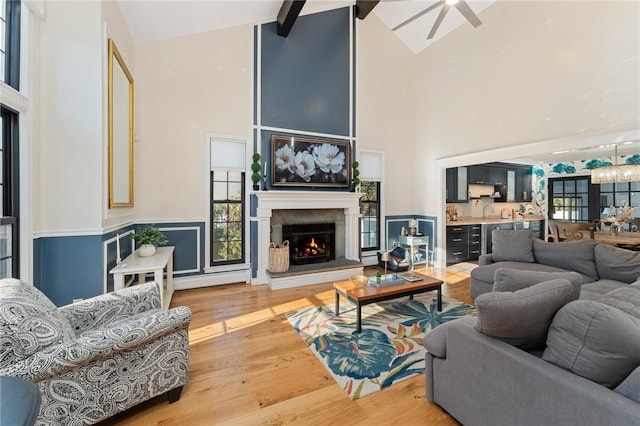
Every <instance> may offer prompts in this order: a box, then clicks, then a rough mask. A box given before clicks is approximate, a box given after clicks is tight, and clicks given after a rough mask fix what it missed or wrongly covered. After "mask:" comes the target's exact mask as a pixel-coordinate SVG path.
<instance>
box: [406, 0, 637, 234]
mask: <svg viewBox="0 0 640 426" xmlns="http://www.w3.org/2000/svg"><path fill="white" fill-rule="evenodd" d="M479 16H480V19H481V20H482V22H483V24H482V25H481V26H480V27H478V28H477V29H474V28H473V27H471V26H470V25H463V26H462V27H460V28H459V29H458V30H456V31H454V32H452V33H451V34H449V35H447V36H446V37H444V38H443V39H441V40H440V41H439V42H437V43H435V44H433V45H432V46H431V47H429V48H428V49H425V50H424V51H423V53H421V54H420V55H419V56H418V58H417V60H418V65H417V78H416V81H417V85H416V93H417V99H418V102H417V109H416V117H418V119H417V120H416V146H417V150H418V151H417V152H419V153H420V154H421V155H416V160H415V161H416V178H415V179H416V182H421V181H426V182H430V183H431V187H433V188H434V190H433V191H430V192H423V191H420V187H419V185H416V198H417V206H416V207H417V210H418V211H426V212H430V213H439V214H442V213H443V206H444V173H443V171H442V170H441V169H440V168H439V167H437V166H436V159H439V158H445V157H450V156H456V155H460V154H466V153H474V152H479V151H484V150H488V149H495V148H500V147H509V146H518V145H523V144H527V143H533V142H538V141H547V140H551V139H555V138H561V137H569V136H574V135H583V134H584V135H587V134H590V133H597V132H603V131H609V130H611V131H613V130H615V129H619V128H625V127H628V126H638V125H639V124H640V123H639V117H640V87H639V84H640V79H639V78H638V76H639V75H640V65H639V57H638V55H639V52H640V37H639V36H638V35H639V31H640V25H639V21H640V3H638V2H608V1H607V2H562V1H557V2H496V3H495V4H494V5H493V6H490V7H488V8H487V9H485V10H484V11H483V12H482V13H481V14H480V15H479ZM495 160H508V158H495ZM483 161H484V160H483ZM441 217H442V216H441ZM441 231H442V229H441ZM441 237H442V234H441Z"/></svg>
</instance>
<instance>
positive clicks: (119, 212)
mask: <svg viewBox="0 0 640 426" xmlns="http://www.w3.org/2000/svg"><path fill="white" fill-rule="evenodd" d="M101 5H102V20H103V22H104V26H105V28H104V34H103V37H104V38H105V39H104V40H103V45H102V52H103V53H102V54H103V57H104V61H103V86H102V88H103V146H102V170H103V173H102V182H103V184H102V198H101V201H102V204H101V208H102V212H103V215H102V217H103V220H102V225H103V226H104V227H105V228H108V227H110V226H120V225H123V224H126V223H127V222H131V221H133V220H134V218H135V216H134V214H135V205H136V192H135V184H136V182H135V179H134V192H133V196H134V199H133V203H134V207H124V208H123V207H118V208H113V209H109V129H108V123H109V112H108V109H109V105H108V92H107V90H108V78H109V70H108V64H109V63H108V58H109V56H108V55H109V49H108V39H112V40H113V41H114V43H115V45H116V47H117V48H118V52H120V56H122V59H123V60H124V63H125V64H126V65H127V69H128V70H129V72H130V73H131V75H132V77H133V86H134V114H133V119H134V126H133V128H134V132H136V130H137V124H136V121H137V114H136V110H135V109H136V102H137V96H136V84H137V81H136V70H135V44H134V42H133V39H132V38H131V34H130V33H129V29H128V28H127V24H126V22H125V21H124V18H123V16H122V13H121V12H120V8H119V7H118V3H117V2H115V1H102V2H101ZM134 136H135V133H134ZM135 154H136V153H135V150H134V161H135ZM134 172H135V165H134Z"/></svg>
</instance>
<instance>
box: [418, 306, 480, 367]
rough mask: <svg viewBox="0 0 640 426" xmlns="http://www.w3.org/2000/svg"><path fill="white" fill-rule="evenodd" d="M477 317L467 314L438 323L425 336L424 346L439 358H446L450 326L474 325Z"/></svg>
mask: <svg viewBox="0 0 640 426" xmlns="http://www.w3.org/2000/svg"><path fill="white" fill-rule="evenodd" d="M475 322H476V317H472V316H466V317H462V318H458V319H454V320H452V321H447V322H445V323H443V324H440V325H438V326H437V327H436V328H434V329H433V330H431V331H430V332H428V333H427V335H426V336H424V347H425V349H426V350H427V351H429V353H430V354H431V355H433V356H435V357H438V358H446V356H447V330H448V329H449V328H450V327H457V326H456V325H454V324H464V325H466V326H468V327H473V325H474V324H475Z"/></svg>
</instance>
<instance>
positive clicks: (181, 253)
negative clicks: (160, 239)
mask: <svg viewBox="0 0 640 426" xmlns="http://www.w3.org/2000/svg"><path fill="white" fill-rule="evenodd" d="M148 225H149V224H139V225H137V226H136V228H141V227H143V226H148ZM155 226H156V227H157V228H158V229H160V231H162V233H163V234H164V235H165V236H166V237H167V239H168V240H169V242H168V243H167V244H165V245H167V246H174V247H175V251H174V253H173V275H174V276H179V275H191V274H201V273H202V271H203V266H202V265H203V264H204V222H175V223H161V224H160V223H158V224H155Z"/></svg>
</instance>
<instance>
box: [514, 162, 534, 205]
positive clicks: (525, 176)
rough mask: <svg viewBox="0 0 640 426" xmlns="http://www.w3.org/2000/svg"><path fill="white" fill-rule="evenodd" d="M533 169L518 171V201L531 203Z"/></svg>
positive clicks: (516, 183)
mask: <svg viewBox="0 0 640 426" xmlns="http://www.w3.org/2000/svg"><path fill="white" fill-rule="evenodd" d="M531 176H532V173H531V167H526V168H522V169H517V170H516V182H515V185H516V194H515V195H516V198H515V200H516V201H522V202H529V201H531Z"/></svg>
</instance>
